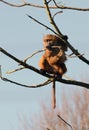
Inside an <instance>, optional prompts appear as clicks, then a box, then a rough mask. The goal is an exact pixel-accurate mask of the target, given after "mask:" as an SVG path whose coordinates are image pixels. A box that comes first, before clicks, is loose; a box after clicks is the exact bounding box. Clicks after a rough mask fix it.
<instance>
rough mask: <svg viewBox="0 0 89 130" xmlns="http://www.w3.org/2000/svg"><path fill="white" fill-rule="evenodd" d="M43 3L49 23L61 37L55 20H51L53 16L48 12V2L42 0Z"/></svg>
mask: <svg viewBox="0 0 89 130" xmlns="http://www.w3.org/2000/svg"><path fill="white" fill-rule="evenodd" d="M44 4H45V6H46V11H47V14H48V18H49V20H50V23H51V24H52V26H53V28H54V29H55V31H56V32H57V33H58V34H59V36H60V37H62V33H61V32H60V30H59V28H58V27H57V25H56V23H55V21H54V20H53V17H52V15H51V12H50V9H49V6H48V3H47V1H46V0H44Z"/></svg>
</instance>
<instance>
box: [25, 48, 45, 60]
mask: <svg viewBox="0 0 89 130" xmlns="http://www.w3.org/2000/svg"><path fill="white" fill-rule="evenodd" d="M43 51H45V49H42V50H39V51H36V52H34V53H33V54H31V55H30V56H28V57H27V58H25V59H24V60H23V62H27V60H28V59H30V58H32V57H33V56H34V55H36V54H38V53H39V52H43Z"/></svg>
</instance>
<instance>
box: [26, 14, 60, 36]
mask: <svg viewBox="0 0 89 130" xmlns="http://www.w3.org/2000/svg"><path fill="white" fill-rule="evenodd" d="M27 16H28V17H29V18H31V19H32V20H34V21H35V22H36V23H38V24H40V25H42V26H43V27H45V28H47V29H49V30H50V31H52V32H53V33H54V34H56V35H58V34H57V33H56V32H55V31H54V30H52V29H51V28H49V27H48V26H46V25H45V24H43V23H41V22H39V21H38V20H37V19H35V18H33V17H32V16H30V15H28V14H27Z"/></svg>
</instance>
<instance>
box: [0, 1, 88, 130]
mask: <svg viewBox="0 0 89 130" xmlns="http://www.w3.org/2000/svg"><path fill="white" fill-rule="evenodd" d="M7 1H8V2H13V3H16V0H7ZM17 1H18V3H21V0H17ZM28 1H30V3H31V0H28ZM35 1H36V0H32V3H35ZM40 1H41V0H40ZM40 1H39V2H37V1H36V3H38V4H39V3H41V2H40ZM61 1H62V0H61ZM62 3H63V4H64V5H68V6H74V7H80V8H81V7H84V8H85V7H86V8H87V7H89V0H86V1H85V0H74V1H73V0H63V2H62ZM53 13H54V11H53ZM26 14H29V15H31V16H33V17H35V18H37V19H38V20H39V21H41V22H43V23H44V24H47V25H48V26H50V24H49V21H48V20H47V16H46V12H45V10H44V9H37V8H33V7H29V6H28V7H22V8H14V7H10V6H7V5H5V4H4V3H0V47H2V48H4V49H6V50H7V51H8V52H10V53H11V54H13V55H14V56H16V57H17V58H20V59H24V58H25V57H27V56H28V55H31V54H32V53H33V52H35V51H37V50H40V49H42V48H43V45H42V38H43V36H44V35H45V34H47V33H51V32H50V31H49V30H46V29H45V28H44V27H42V26H40V25H39V24H37V23H35V22H34V21H32V20H31V19H29V18H28V17H27V15H26ZM55 21H56V23H57V25H58V27H59V29H60V30H61V32H62V33H63V34H64V35H65V34H66V35H68V37H69V42H70V43H71V44H72V45H73V46H74V47H75V48H76V49H78V50H79V52H80V53H84V54H85V55H84V56H85V57H86V58H87V59H89V12H79V11H69V10H64V11H63V13H62V14H59V15H57V16H56V17H55ZM50 27H51V26H50ZM68 53H69V52H68ZM41 55H42V53H40V54H38V55H36V56H34V57H33V58H32V59H30V60H29V62H28V63H29V64H30V65H33V66H34V67H36V68H39V67H38V61H39V58H40V56H41ZM0 65H2V71H3V76H4V77H7V78H9V79H12V80H15V81H20V82H21V83H25V84H29V85H32V84H39V83H41V82H43V81H44V80H46V78H44V77H43V76H40V75H38V74H35V73H34V72H33V71H31V70H27V69H26V70H23V71H19V72H17V73H13V74H11V75H7V74H6V71H8V70H12V69H15V68H17V67H18V64H17V63H16V62H14V61H13V60H11V59H10V58H8V57H7V56H5V55H4V54H2V53H0ZM66 65H67V68H68V72H67V73H66V75H67V76H69V77H71V78H73V79H77V80H80V79H81V78H84V77H86V76H88V74H89V67H88V65H87V64H85V63H83V62H81V61H80V60H79V59H77V58H74V59H68V61H67V62H66ZM86 81H87V80H85V82H86ZM57 86H59V87H57V99H58V100H57V101H59V99H60V94H61V93H60V92H61V89H62V87H63V86H65V89H67V91H70V90H71V89H73V87H75V86H69V85H64V84H60V83H58V84H57ZM63 88H64V87H63ZM46 100H47V101H48V102H50V100H51V84H50V85H48V86H45V87H42V88H37V89H28V88H23V87H20V86H17V85H13V84H10V83H7V82H3V81H2V80H0V130H10V129H13V130H17V129H18V125H19V115H23V114H24V115H27V116H28V117H29V118H30V117H32V115H34V113H36V112H40V111H39V109H40V103H41V102H46Z"/></svg>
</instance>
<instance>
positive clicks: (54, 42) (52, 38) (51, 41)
mask: <svg viewBox="0 0 89 130" xmlns="http://www.w3.org/2000/svg"><path fill="white" fill-rule="evenodd" d="M43 43H44V48H46V47H47V46H51V47H52V46H61V47H62V49H63V50H64V51H66V50H67V46H66V45H65V43H63V41H62V40H61V39H60V38H59V37H57V36H56V35H52V34H48V35H46V36H44V38H43Z"/></svg>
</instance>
